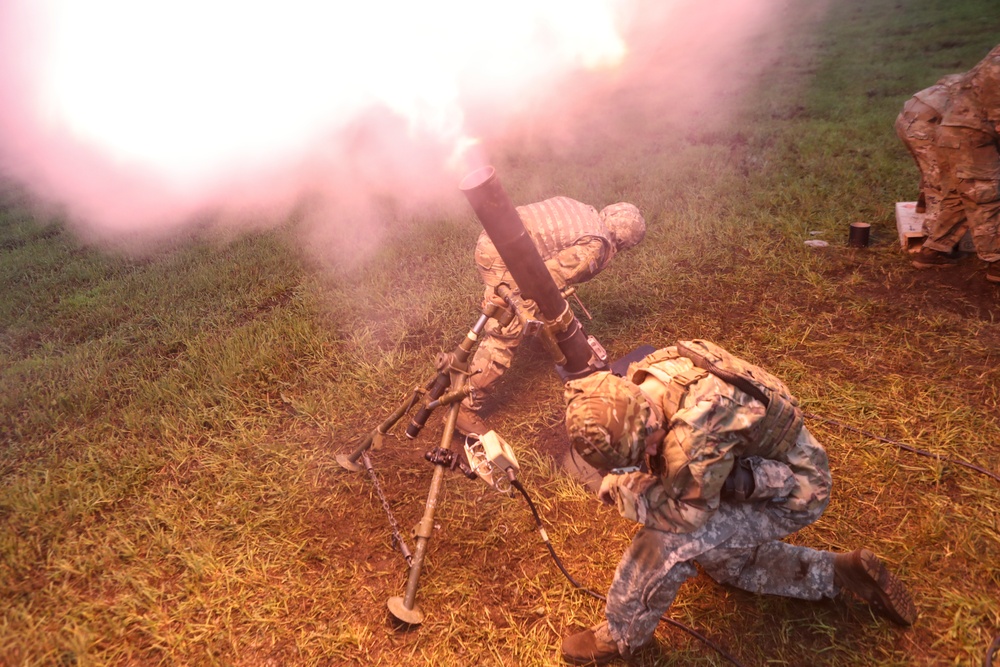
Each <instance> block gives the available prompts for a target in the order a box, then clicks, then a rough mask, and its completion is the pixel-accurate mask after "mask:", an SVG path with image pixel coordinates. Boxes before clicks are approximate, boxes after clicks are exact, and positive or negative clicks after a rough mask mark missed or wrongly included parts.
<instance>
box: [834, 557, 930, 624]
mask: <svg viewBox="0 0 1000 667" xmlns="http://www.w3.org/2000/svg"><path fill="white" fill-rule="evenodd" d="M833 581H834V583H835V584H836V585H837V586H838V587H840V588H841V589H843V590H846V591H850V592H851V593H854V594H855V595H857V596H858V597H859V598H861V599H862V600H864V601H865V602H867V603H868V604H870V605H871V607H872V609H874V610H875V611H877V612H878V613H880V614H882V615H883V616H885V617H887V618H888V619H889V620H891V621H892V622H893V623H897V624H898V625H913V622H914V621H915V620H917V608H916V607H914V606H913V600H911V599H910V594H909V593H908V592H907V591H906V586H905V585H903V582H902V581H900V580H899V579H897V578H896V577H895V576H894V575H893V574H892V573H891V572H889V570H887V569H886V567H885V566H884V565H883V564H882V562H881V561H880V560H879V559H878V557H877V556H875V554H873V553H872V552H871V551H869V550H868V549H856V550H855V551H852V552H851V553H849V554H837V555H836V556H834V558H833Z"/></svg>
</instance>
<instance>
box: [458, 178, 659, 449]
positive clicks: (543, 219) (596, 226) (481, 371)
mask: <svg viewBox="0 0 1000 667" xmlns="http://www.w3.org/2000/svg"><path fill="white" fill-rule="evenodd" d="M517 212H518V214H520V216H521V220H522V222H523V223H524V227H525V230H526V231H527V232H528V235H529V236H530V237H531V240H532V241H533V242H534V244H535V247H536V248H537V249H538V254H539V255H541V257H542V260H543V261H544V262H545V266H546V268H547V269H548V271H549V273H550V274H551V275H552V278H553V280H555V282H556V285H558V286H559V288H560V289H562V288H564V287H566V286H568V285H576V284H579V283H583V282H586V281H588V280H590V279H591V278H593V277H594V276H596V275H597V274H598V273H600V272H601V271H603V270H604V268H605V267H607V265H608V264H609V263H610V262H611V258H612V257H614V256H615V254H617V253H618V252H619V251H622V250H627V249H628V248H631V247H632V246H634V245H636V244H638V243H639V242H640V241H642V239H643V237H644V236H645V234H646V222H645V220H643V217H642V215H641V214H640V213H639V209H638V208H636V207H635V206H634V205H632V204H629V203H626V202H620V203H618V204H612V205H611V206H608V207H606V208H604V209H603V210H602V211H601V212H600V213H598V212H597V209H595V208H594V207H593V206H588V205H587V204H584V203H582V202H578V201H576V200H575V199H570V198H569V197H553V198H551V199H546V200H544V201H541V202H537V203H534V204H528V205H526V206H518V207H517ZM475 260H476V268H478V269H479V275H480V277H481V278H482V280H483V282H484V283H485V284H486V290H485V296H484V298H485V299H486V300H487V301H490V300H493V301H496V302H497V303H501V304H502V303H503V300H502V299H500V298H499V297H498V296H497V294H496V288H497V287H498V286H499V285H501V284H506V285H507V286H508V287H510V288H511V289H512V290H514V291H515V292H516V291H517V290H518V287H517V284H516V283H515V282H514V280H513V278H511V275H510V273H509V272H508V270H507V265H506V264H505V263H504V261H503V259H502V258H501V257H500V255H499V253H498V252H497V249H496V247H495V246H494V245H493V242H492V241H491V240H490V237H489V236H488V235H487V234H486V232H485V231H483V233H482V234H480V235H479V241H478V242H477V243H476V251H475ZM524 304H525V306H526V310H527V311H528V314H529V315H531V316H532V318H533V319H534V318H536V317H537V312H535V311H536V310H537V308H536V307H535V306H534V302H531V301H526V302H524ZM522 337H523V331H522V326H521V322H520V321H519V320H518V319H517V318H514V319H513V320H512V321H511V323H510V324H508V325H507V326H505V327H503V328H501V327H500V326H499V325H498V324H497V322H496V321H495V320H490V321H489V322H488V323H487V325H486V329H485V333H484V336H483V339H482V340H481V342H480V343H479V347H478V348H477V349H476V352H475V354H474V355H473V357H472V359H471V361H470V362H469V371H470V373H471V376H470V378H469V384H470V387H471V393H470V395H469V397H468V398H467V399H465V401H463V402H462V406H461V408H460V409H459V413H458V420H457V424H456V428H457V429H458V431H460V432H461V433H465V434H479V435H482V434H483V433H485V432H486V431H488V430H489V429H488V427H486V425H485V424H484V423H483V421H482V419H481V418H480V411H481V410H482V407H483V403H484V401H485V400H486V398H487V397H488V396H489V395H490V394H491V393H492V391H493V389H494V387H495V384H496V382H497V380H499V379H500V377H501V376H502V375H503V374H504V373H505V372H506V371H507V369H508V368H510V364H511V360H512V359H513V357H514V352H515V351H516V350H517V347H518V345H519V344H520V342H521V339H522Z"/></svg>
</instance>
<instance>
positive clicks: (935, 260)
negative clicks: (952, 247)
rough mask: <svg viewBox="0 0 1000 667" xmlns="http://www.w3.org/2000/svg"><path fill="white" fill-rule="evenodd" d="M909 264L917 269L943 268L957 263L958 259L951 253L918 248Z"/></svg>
mask: <svg viewBox="0 0 1000 667" xmlns="http://www.w3.org/2000/svg"><path fill="white" fill-rule="evenodd" d="M911 264H913V266H915V267H917V268H918V269H945V268H948V267H949V266H955V265H956V264H958V260H957V259H955V258H954V257H952V256H951V253H947V252H941V251H940V250H931V249H930V248H920V252H918V253H917V254H916V255H914V256H913V261H912V262H911Z"/></svg>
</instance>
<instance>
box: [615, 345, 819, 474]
mask: <svg viewBox="0 0 1000 667" xmlns="http://www.w3.org/2000/svg"><path fill="white" fill-rule="evenodd" d="M676 350H677V352H676V354H674V353H673V350H659V351H658V352H654V353H653V354H651V355H649V356H648V357H646V359H644V360H643V363H644V367H643V368H641V369H637V371H638V373H648V374H650V375H653V376H654V377H657V378H659V379H661V380H665V379H666V377H664V376H661V374H660V373H659V372H656V371H655V370H654V369H652V368H649V367H645V364H647V363H652V364H655V363H658V362H664V361H668V360H669V359H677V358H679V357H684V358H686V359H690V360H691V362H692V363H693V364H694V368H692V369H690V370H688V371H684V372H681V373H677V374H673V375H671V377H670V382H669V384H668V385H667V395H668V397H669V398H672V399H674V400H676V401H677V403H676V404H677V405H679V403H680V400H682V399H683V396H684V394H685V393H686V392H687V389H688V387H690V386H691V385H692V384H694V383H695V382H697V381H698V380H700V379H701V378H703V377H705V375H706V374H708V373H711V374H712V375H714V376H715V377H717V378H719V379H720V380H722V381H723V382H725V383H727V384H730V385H732V386H734V387H736V388H737V389H739V390H740V391H742V392H743V393H745V394H748V395H749V396H751V397H753V398H755V399H757V400H758V401H760V402H761V403H763V404H764V406H765V407H766V410H765V412H764V416H763V418H762V419H761V420H760V421H759V422H757V424H756V425H755V426H754V428H753V431H752V432H751V433H748V434H747V443H746V444H747V450H746V451H744V452H743V453H742V456H760V457H763V458H768V459H772V458H778V457H780V455H782V454H784V453H785V452H787V451H788V450H789V449H791V448H792V446H793V445H794V444H795V441H796V439H797V438H798V436H799V431H801V430H802V424H803V422H804V417H803V414H802V409H801V408H800V407H799V402H798V400H797V399H796V398H795V397H793V396H792V394H791V392H790V391H789V390H788V387H786V386H785V383H784V382H782V381H781V380H779V379H778V378H776V377H775V376H774V375H771V374H770V373H768V372H767V371H765V370H764V369H763V368H761V367H759V366H755V365H753V364H751V363H749V362H747V361H744V360H742V359H740V358H738V357H734V356H733V355H731V354H730V353H729V352H726V351H725V350H724V349H722V348H721V347H719V346H718V345H716V344H715V343H712V342H710V341H707V340H691V341H679V342H678V343H677V344H676ZM633 377H634V378H635V379H634V380H633V381H635V380H639V381H641V379H640V378H639V377H637V376H635V375H634V376H633ZM671 416H672V415H667V418H670V417H671Z"/></svg>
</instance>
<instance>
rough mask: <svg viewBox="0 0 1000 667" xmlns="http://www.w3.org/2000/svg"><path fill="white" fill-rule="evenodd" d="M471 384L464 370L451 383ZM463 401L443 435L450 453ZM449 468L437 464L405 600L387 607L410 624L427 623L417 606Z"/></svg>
mask: <svg viewBox="0 0 1000 667" xmlns="http://www.w3.org/2000/svg"><path fill="white" fill-rule="evenodd" d="M467 381H468V376H467V375H466V374H465V373H463V372H461V371H453V372H452V373H451V382H453V383H454V384H456V385H457V387H456V391H461V390H462V388H463V385H464V383H466V382H467ZM460 406H461V402H454V403H452V404H451V405H450V406H449V407H448V418H447V419H446V420H445V423H444V432H443V433H442V434H441V449H443V450H446V451H447V450H450V449H451V442H452V438H453V436H454V434H455V422H456V421H457V420H458V410H459V407H460ZM447 469H448V466H447V465H446V463H445V462H444V461H443V460H438V461H437V462H436V463H435V464H434V475H433V476H432V477H431V486H430V489H429V490H428V492H427V502H426V504H425V505H424V515H423V517H422V518H421V519H420V523H418V524H417V525H416V527H415V528H414V529H413V533H414V535H415V537H416V538H417V544H416V547H415V548H414V551H413V560H412V562H411V563H410V570H409V577H408V579H407V582H406V591H405V593H404V594H403V596H402V597H399V596H394V597H391V598H389V599H388V601H387V602H386V606H387V607H388V608H389V613H390V614H392V615H393V617H394V618H395V619H396V620H398V621H400V622H401V623H405V624H406V625H420V624H421V623H422V622H423V620H424V614H423V612H422V611H420V608H419V607H417V605H416V597H417V584H418V583H419V581H420V570H421V568H422V567H423V565H424V556H425V555H426V554H427V543H428V542H429V541H430V538H431V535H432V534H433V532H434V511H435V510H436V509H437V504H438V496H439V495H440V493H441V487H442V486H443V485H444V473H445V470H447Z"/></svg>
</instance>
